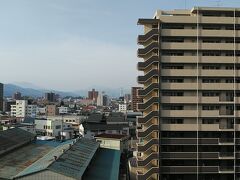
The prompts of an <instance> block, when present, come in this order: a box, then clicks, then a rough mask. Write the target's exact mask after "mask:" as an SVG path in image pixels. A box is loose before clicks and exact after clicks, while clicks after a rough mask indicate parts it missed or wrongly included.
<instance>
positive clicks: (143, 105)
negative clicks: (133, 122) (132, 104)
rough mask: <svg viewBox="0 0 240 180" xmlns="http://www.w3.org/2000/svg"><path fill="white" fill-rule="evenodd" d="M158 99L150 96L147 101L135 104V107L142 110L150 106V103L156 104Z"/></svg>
mask: <svg viewBox="0 0 240 180" xmlns="http://www.w3.org/2000/svg"><path fill="white" fill-rule="evenodd" d="M158 101H159V97H152V98H150V99H149V100H148V101H147V102H145V103H138V104H137V109H138V110H139V111H144V110H145V109H147V108H148V107H149V106H151V105H152V104H157V103H158Z"/></svg>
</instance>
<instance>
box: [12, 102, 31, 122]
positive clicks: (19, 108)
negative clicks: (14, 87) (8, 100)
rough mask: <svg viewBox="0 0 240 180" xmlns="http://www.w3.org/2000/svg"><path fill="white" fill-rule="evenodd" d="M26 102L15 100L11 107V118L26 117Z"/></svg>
mask: <svg viewBox="0 0 240 180" xmlns="http://www.w3.org/2000/svg"><path fill="white" fill-rule="evenodd" d="M27 109H28V101H27V100H16V104H14V105H11V116H14V117H18V118H24V117H26V116H27V113H28V112H27Z"/></svg>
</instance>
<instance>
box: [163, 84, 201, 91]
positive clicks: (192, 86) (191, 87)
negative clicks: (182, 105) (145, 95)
mask: <svg viewBox="0 0 240 180" xmlns="http://www.w3.org/2000/svg"><path fill="white" fill-rule="evenodd" d="M161 89H162V90H196V89H197V83H161Z"/></svg>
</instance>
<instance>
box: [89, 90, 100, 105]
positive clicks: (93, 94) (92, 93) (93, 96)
mask: <svg viewBox="0 0 240 180" xmlns="http://www.w3.org/2000/svg"><path fill="white" fill-rule="evenodd" d="M97 98H98V91H96V90H95V89H92V90H91V91H88V99H90V100H93V101H94V102H97Z"/></svg>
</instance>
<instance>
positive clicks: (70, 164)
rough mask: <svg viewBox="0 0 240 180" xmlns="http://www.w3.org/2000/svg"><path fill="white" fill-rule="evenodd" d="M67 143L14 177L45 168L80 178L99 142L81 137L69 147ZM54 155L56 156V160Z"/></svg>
mask: <svg viewBox="0 0 240 180" xmlns="http://www.w3.org/2000/svg"><path fill="white" fill-rule="evenodd" d="M69 145H70V143H66V144H64V145H61V146H59V147H56V148H55V149H53V150H52V151H51V152H49V153H48V154H47V155H45V156H44V157H43V158H41V159H39V160H38V161H37V162H35V163H34V164H32V165H31V166H30V167H28V168H26V169H25V170H24V171H22V172H21V173H19V174H18V175H17V176H15V177H21V176H26V175H28V174H33V173H36V172H39V171H42V170H46V169H47V170H50V171H54V172H56V173H59V174H62V175H64V176H68V177H71V178H75V179H79V178H81V177H82V175H83V173H84V172H85V170H86V168H87V167H88V165H89V163H90V161H91V159H92V157H93V156H94V154H95V152H96V151H97V149H98V147H99V143H97V142H95V141H92V140H89V139H86V138H81V139H79V140H78V141H77V142H76V143H75V144H74V145H72V146H71V147H70V146H69ZM63 151H64V152H63ZM54 156H56V157H57V160H55V158H54Z"/></svg>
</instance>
